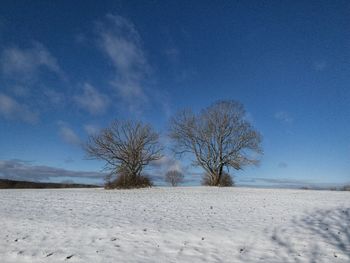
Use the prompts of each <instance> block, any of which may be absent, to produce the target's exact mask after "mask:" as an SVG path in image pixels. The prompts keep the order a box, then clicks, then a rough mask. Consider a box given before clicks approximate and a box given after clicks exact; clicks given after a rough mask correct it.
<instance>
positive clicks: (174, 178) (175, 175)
mask: <svg viewBox="0 0 350 263" xmlns="http://www.w3.org/2000/svg"><path fill="white" fill-rule="evenodd" d="M183 180H184V175H183V173H181V172H180V171H177V170H170V171H168V172H167V173H166V174H165V181H166V182H167V183H168V184H170V185H171V186H178V185H179V184H180V183H182V182H183Z"/></svg>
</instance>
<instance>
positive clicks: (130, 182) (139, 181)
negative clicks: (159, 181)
mask: <svg viewBox="0 0 350 263" xmlns="http://www.w3.org/2000/svg"><path fill="white" fill-rule="evenodd" d="M152 186H153V183H152V180H151V178H150V177H149V176H147V175H137V176H132V175H129V174H126V173H119V174H118V175H117V177H116V178H115V179H114V180H111V181H107V182H106V183H105V189H131V188H144V187H152Z"/></svg>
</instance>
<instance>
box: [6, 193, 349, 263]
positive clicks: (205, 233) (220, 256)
mask: <svg viewBox="0 0 350 263" xmlns="http://www.w3.org/2000/svg"><path fill="white" fill-rule="evenodd" d="M0 262H1V263H7V262H94V263H95V262H96V263H97V262H191V263H193V262H350V192H331V191H306V190H282V189H249V188H206V187H184V188H152V189H141V190H122V191H121V190H109V191H106V190H103V189H64V190H1V191H0Z"/></svg>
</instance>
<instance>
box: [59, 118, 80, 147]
mask: <svg viewBox="0 0 350 263" xmlns="http://www.w3.org/2000/svg"><path fill="white" fill-rule="evenodd" d="M58 126H59V135H60V137H61V138H62V140H63V141H65V142H66V143H69V144H72V145H81V143H82V141H81V139H80V138H79V136H78V135H77V134H76V133H75V132H74V131H73V130H72V129H71V128H70V127H69V126H68V124H67V123H65V122H63V121H59V122H58Z"/></svg>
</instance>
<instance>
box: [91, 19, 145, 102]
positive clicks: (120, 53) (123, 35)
mask: <svg viewBox="0 0 350 263" xmlns="http://www.w3.org/2000/svg"><path fill="white" fill-rule="evenodd" d="M97 31H98V35H99V44H100V47H101V49H102V50H103V51H104V52H105V53H106V55H107V56H108V57H109V59H110V60H111V62H112V64H113V66H114V69H115V71H116V78H115V80H114V81H113V82H112V83H113V85H114V86H115V87H116V88H117V90H118V94H119V96H120V97H121V98H122V99H123V100H124V101H125V102H127V103H129V104H133V105H134V104H135V103H144V102H146V101H147V96H146V94H145V89H144V87H143V82H144V80H145V78H146V76H147V73H148V72H149V70H150V66H149V64H148V62H147V59H146V57H145V54H144V51H143V48H142V45H141V38H140V35H139V33H138V32H137V30H136V29H135V26H134V25H133V24H132V23H131V22H130V21H128V20H127V19H125V18H123V17H121V16H114V15H107V16H106V19H105V21H104V22H103V23H99V24H98V27H97Z"/></svg>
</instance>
